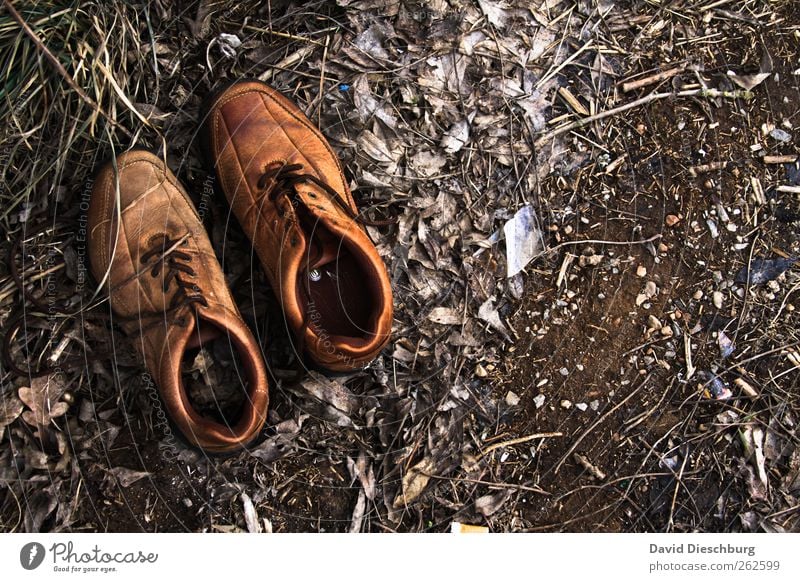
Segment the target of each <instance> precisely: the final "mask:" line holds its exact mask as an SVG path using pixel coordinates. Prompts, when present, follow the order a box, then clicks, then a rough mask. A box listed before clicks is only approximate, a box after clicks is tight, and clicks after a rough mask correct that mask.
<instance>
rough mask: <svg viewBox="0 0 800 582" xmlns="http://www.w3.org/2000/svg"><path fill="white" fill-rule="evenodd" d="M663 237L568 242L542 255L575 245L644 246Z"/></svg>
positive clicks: (543, 252) (545, 251)
mask: <svg viewBox="0 0 800 582" xmlns="http://www.w3.org/2000/svg"><path fill="white" fill-rule="evenodd" d="M662 236H663V235H661V234H655V235H653V236H651V237H650V238H646V239H642V240H630V241H619V240H598V239H587V240H568V241H566V242H562V243H560V244H557V245H556V246H554V247H550V248H549V249H547V250H544V251H542V254H545V253H552V252H553V251H557V250H558V249H560V248H563V247H566V246H574V245H585V244H591V245H644V244H647V243H650V242H653V241H656V240H658V239H660V238H661V237H662Z"/></svg>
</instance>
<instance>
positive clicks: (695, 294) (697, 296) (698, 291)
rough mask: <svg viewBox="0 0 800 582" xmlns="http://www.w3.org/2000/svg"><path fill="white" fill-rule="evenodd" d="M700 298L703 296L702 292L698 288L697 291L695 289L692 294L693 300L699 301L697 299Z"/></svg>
mask: <svg viewBox="0 0 800 582" xmlns="http://www.w3.org/2000/svg"><path fill="white" fill-rule="evenodd" d="M702 298H703V292H702V291H700V289H698V290H697V291H695V292H694V295H692V299H694V300H695V301H699V300H700V299H702Z"/></svg>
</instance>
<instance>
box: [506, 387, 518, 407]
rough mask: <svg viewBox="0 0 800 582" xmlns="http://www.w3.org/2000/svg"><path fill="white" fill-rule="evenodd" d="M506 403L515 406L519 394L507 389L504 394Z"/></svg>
mask: <svg viewBox="0 0 800 582" xmlns="http://www.w3.org/2000/svg"><path fill="white" fill-rule="evenodd" d="M506 404H508V405H509V406H516V405H517V404H519V396H518V395H517V394H516V393H515V392H512V391H511V390H509V391H508V394H506Z"/></svg>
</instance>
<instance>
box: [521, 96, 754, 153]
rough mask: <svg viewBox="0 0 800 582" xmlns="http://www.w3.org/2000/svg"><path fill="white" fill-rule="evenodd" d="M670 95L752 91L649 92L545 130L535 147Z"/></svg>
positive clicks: (749, 97) (740, 97)
mask: <svg viewBox="0 0 800 582" xmlns="http://www.w3.org/2000/svg"><path fill="white" fill-rule="evenodd" d="M670 97H708V98H711V99H714V98H717V97H726V98H728V99H745V100H748V99H752V97H753V93H752V92H750V91H719V90H718V89H691V90H687V91H671V92H669V93H651V94H650V95H647V96H646V97H642V98H641V99H636V100H635V101H631V102H630V103H626V104H625V105H620V106H619V107H614V108H613V109H608V110H606V111H601V112H600V113H596V114H595V115H592V116H589V117H584V118H582V119H578V120H577V121H573V122H572V123H568V124H567V125H562V126H561V127H557V128H555V129H553V130H551V131H549V132H547V133H546V134H544V135H543V136H541V137H540V138H538V139H537V140H536V141H535V142H534V145H535V146H536V147H542V146H543V145H544V144H545V143H546V142H547V141H549V140H551V139H553V138H554V137H557V136H559V135H561V134H562V133H567V132H568V131H572V130H573V129H578V128H580V127H584V126H585V125H589V124H590V123H594V122H595V121H599V120H601V119H605V118H606V117H612V116H614V115H617V114H619V113H623V112H625V111H629V110H631V109H635V108H636V107H640V106H642V105H647V104H648V103H652V102H653V101H658V100H659V99H668V98H670Z"/></svg>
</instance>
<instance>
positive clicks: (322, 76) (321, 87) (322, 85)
mask: <svg viewBox="0 0 800 582" xmlns="http://www.w3.org/2000/svg"><path fill="white" fill-rule="evenodd" d="M330 40H331V37H330V36H326V37H325V48H324V49H323V50H322V67H321V70H320V74H319V92H318V97H319V105H318V109H317V125H322V101H323V96H322V92H323V91H324V89H325V62H326V61H327V59H328V45H329V44H330Z"/></svg>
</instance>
